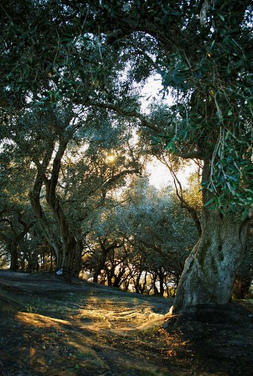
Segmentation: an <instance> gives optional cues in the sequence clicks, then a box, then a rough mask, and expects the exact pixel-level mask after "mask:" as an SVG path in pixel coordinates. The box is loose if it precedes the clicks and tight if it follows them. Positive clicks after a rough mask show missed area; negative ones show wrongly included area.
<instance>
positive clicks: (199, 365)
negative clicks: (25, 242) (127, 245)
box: [0, 273, 253, 376]
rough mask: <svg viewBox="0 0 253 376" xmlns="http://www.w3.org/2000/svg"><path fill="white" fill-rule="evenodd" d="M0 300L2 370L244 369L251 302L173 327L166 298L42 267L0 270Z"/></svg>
mask: <svg viewBox="0 0 253 376" xmlns="http://www.w3.org/2000/svg"><path fill="white" fill-rule="evenodd" d="M0 303H1V306H0V319H1V321H0V333H1V336H0V375H3V376H41V375H46V376H49V375H50V376H60V375H61V376H96V375H103V376H116V375H117V376H118V375H120V376H186V375H187V376H188V375H197V376H200V375H201V376H211V375H213V376H214V375H216V376H232V375H233V376H237V375H244V376H249V375H252V367H253V351H252V350H253V322H252V311H253V309H252V305H251V304H246V303H244V305H245V307H243V305H242V303H240V304H237V305H233V306H231V307H230V308H229V311H228V312H229V314H227V315H226V314H224V312H220V314H217V312H215V313H214V312H209V314H208V313H206V312H205V314H203V315H202V316H201V317H200V316H199V317H196V315H195V314H194V315H191V317H179V318H177V319H178V321H177V327H174V326H173V325H174V321H175V320H168V315H166V312H168V310H169V308H170V305H171V303H172V302H171V301H170V300H169V299H163V298H156V297H148V296H142V295H137V294H129V293H124V292H121V291H119V290H116V289H113V288H108V287H101V286H97V285H92V284H87V283H85V282H80V281H76V284H72V285H70V284H67V283H65V281H64V280H63V279H61V278H59V277H56V276H54V275H53V274H47V273H45V274H41V275H26V276H23V275H18V274H14V275H13V274H7V273H6V274H4V273H0ZM232 307H233V308H232ZM232 311H233V312H232ZM228 312H227V313H228Z"/></svg>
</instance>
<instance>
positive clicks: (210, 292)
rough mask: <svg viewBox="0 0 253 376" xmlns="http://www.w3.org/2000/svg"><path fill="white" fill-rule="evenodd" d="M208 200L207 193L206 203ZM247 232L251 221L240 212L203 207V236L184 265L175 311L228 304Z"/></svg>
mask: <svg viewBox="0 0 253 376" xmlns="http://www.w3.org/2000/svg"><path fill="white" fill-rule="evenodd" d="M205 172H207V171H204V173H203V175H205ZM209 198H210V196H208V193H205V192H204V194H203V200H204V204H205V202H207V201H206V200H207V199H209ZM248 229H249V219H248V218H246V219H243V218H242V214H241V213H234V212H232V211H230V212H229V214H226V215H224V214H222V213H221V211H220V210H219V209H209V208H207V207H204V209H203V214H202V234H201V237H200V239H199V241H198V242H197V244H196V245H195V247H194V248H193V250H192V252H191V254H190V256H189V257H188V258H187V260H186V262H185V265H184V270H183V273H182V275H181V278H180V281H179V285H178V289H177V293H176V297H175V300H174V306H173V312H175V311H178V312H179V311H186V310H187V308H188V307H192V306H197V305H208V304H210V303H213V304H218V305H222V304H227V303H229V301H230V299H231V295H232V290H233V285H234V281H235V277H236V272H237V270H238V268H239V266H240V263H241V260H242V258H243V255H244V252H245V249H246V244H247V237H248Z"/></svg>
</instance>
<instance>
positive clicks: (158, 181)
mask: <svg viewBox="0 0 253 376" xmlns="http://www.w3.org/2000/svg"><path fill="white" fill-rule="evenodd" d="M162 88H163V87H162V82H161V77H160V76H159V75H158V74H156V75H154V76H152V77H150V78H149V79H148V80H147V82H146V84H145V85H144V87H143V89H142V91H141V95H142V97H143V99H142V111H143V112H144V113H145V112H146V113H147V112H148V106H149V104H151V103H152V101H154V100H157V99H159V98H160V99H161V98H162V93H161V91H162ZM163 102H165V103H167V104H168V105H172V104H174V103H175V102H174V100H173V98H172V96H171V95H167V96H166V98H164V99H163ZM192 171H193V169H192V168H189V167H187V168H186V169H185V170H182V171H180V172H179V173H178V178H179V180H180V182H181V184H182V186H186V185H187V179H188V177H189V175H190V173H191V172H192ZM147 172H148V173H149V174H150V176H149V182H150V184H152V185H154V186H155V187H156V188H157V189H161V188H164V187H166V186H168V185H173V178H172V176H171V174H170V171H169V170H168V168H167V167H166V166H164V165H163V164H162V163H161V162H160V161H158V160H157V159H156V158H154V160H153V161H152V162H149V163H148V166H147Z"/></svg>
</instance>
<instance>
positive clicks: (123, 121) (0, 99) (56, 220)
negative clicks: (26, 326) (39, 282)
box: [0, 0, 253, 311]
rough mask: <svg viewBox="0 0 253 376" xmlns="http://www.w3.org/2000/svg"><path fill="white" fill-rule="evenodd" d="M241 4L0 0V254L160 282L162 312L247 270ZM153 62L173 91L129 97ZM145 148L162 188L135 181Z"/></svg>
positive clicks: (248, 83)
mask: <svg viewBox="0 0 253 376" xmlns="http://www.w3.org/2000/svg"><path fill="white" fill-rule="evenodd" d="M252 18H253V8H252V5H251V2H250V1H245V0H239V1H238V0H223V1H220V0H189V1H182V0H171V1H155V0H144V1H139V0H119V1H116V2H115V1H110V0H99V1H78V0H73V1H69V0H60V1H56V0H22V1H21V0H16V1H15V2H14V1H13V0H8V1H6V2H5V3H4V4H2V5H1V6H0V23H1V32H0V59H1V61H0V62H1V64H0V70H1V83H0V137H1V145H0V148H1V149H0V153H1V154H0V155H1V156H0V158H1V167H0V168H1V181H0V205H1V206H0V221H1V224H2V226H1V232H0V252H1V262H2V263H3V264H4V263H10V267H11V269H12V270H17V269H18V268H27V269H28V270H32V269H34V268H35V269H36V268H38V267H39V266H41V265H46V266H47V267H51V268H56V269H61V268H63V271H64V272H65V273H66V274H69V273H70V274H73V275H78V274H79V272H80V271H81V270H82V269H86V270H89V271H91V272H92V273H93V277H94V281H95V282H106V283H107V284H108V285H114V286H116V287H120V286H121V287H123V286H125V288H127V287H128V286H129V284H132V285H133V286H134V289H135V291H136V292H144V291H145V292H148V290H149V289H153V292H154V293H160V294H163V292H164V289H166V288H167V291H169V286H170V283H171V281H174V282H175V283H176V284H177V285H178V288H177V293H176V297H175V300H174V310H175V311H180V310H187V308H188V307H191V306H198V305H199V304H201V305H208V304H210V303H214V304H226V303H228V302H229V300H230V298H231V295H232V290H233V286H234V281H235V279H236V278H237V281H239V279H240V278H241V279H242V275H243V274H244V275H246V274H247V273H248V276H247V278H248V279H247V280H248V281H249V280H250V277H249V275H250V273H251V272H250V268H251V271H252V267H250V262H247V261H246V263H245V258H246V255H247V258H246V259H247V260H250V256H251V254H252V242H251V241H250V237H249V234H250V224H251V220H252V215H253V208H252V204H253V183H252V182H253V179H252V176H253V165H252V163H253V149H252V135H253V133H252V129H253V127H252V105H253V103H252V98H253V93H252V87H253V85H252V84H253V79H252V66H253V56H252V40H253V31H252V25H253V22H252V21H253V19H252ZM154 74H159V75H160V77H161V80H162V85H163V93H161V94H163V96H164V97H165V98H166V96H167V95H170V96H172V97H173V103H174V104H173V105H172V106H169V105H168V104H166V102H165V101H162V100H161V101H160V102H157V101H155V100H153V103H152V105H151V106H150V107H149V109H148V111H144V110H143V109H142V106H141V90H140V89H141V86H142V85H143V84H144V83H145V81H146V80H147V79H148V78H150V77H152V75H154ZM151 156H154V157H156V158H158V159H160V160H161V161H162V162H163V163H165V164H166V165H167V166H168V170H170V171H171V173H172V175H173V177H174V182H175V184H176V192H175V193H173V192H172V190H171V189H169V188H168V189H167V191H159V190H155V189H154V188H153V187H151V186H149V184H148V181H147V179H146V177H145V172H144V171H145V163H146V161H147V160H148V159H149V158H150V157H151ZM189 160H194V161H195V162H197V164H198V166H199V169H200V178H201V181H200V183H199V184H200V186H199V187H198V186H197V185H196V184H195V185H194V184H193V183H192V186H190V188H189V190H190V191H189V192H185V191H184V190H183V188H182V186H181V185H180V182H179V181H178V179H177V175H176V172H177V170H178V168H179V167H180V165H181V164H184V163H185V162H184V161H189ZM192 181H193V180H192ZM197 189H200V192H201V202H200V200H199V196H198V194H196V190H197ZM195 196H196V197H198V198H197V199H196V200H195V199H193V197H195ZM190 249H191V251H190ZM185 259H186V261H185ZM243 260H244V261H243ZM251 260H252V257H251ZM184 261H185V262H184ZM242 261H243V269H241V271H239V267H240V264H241V263H242ZM245 265H246V271H247V273H246V272H245ZM251 265H252V264H251ZM243 270H244V272H242V271H243ZM245 273H246V274H245ZM147 279H148V280H147ZM250 282H251V281H250ZM238 283H239V282H238ZM249 284H250V283H248V285H249ZM248 287H249V286H248Z"/></svg>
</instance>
